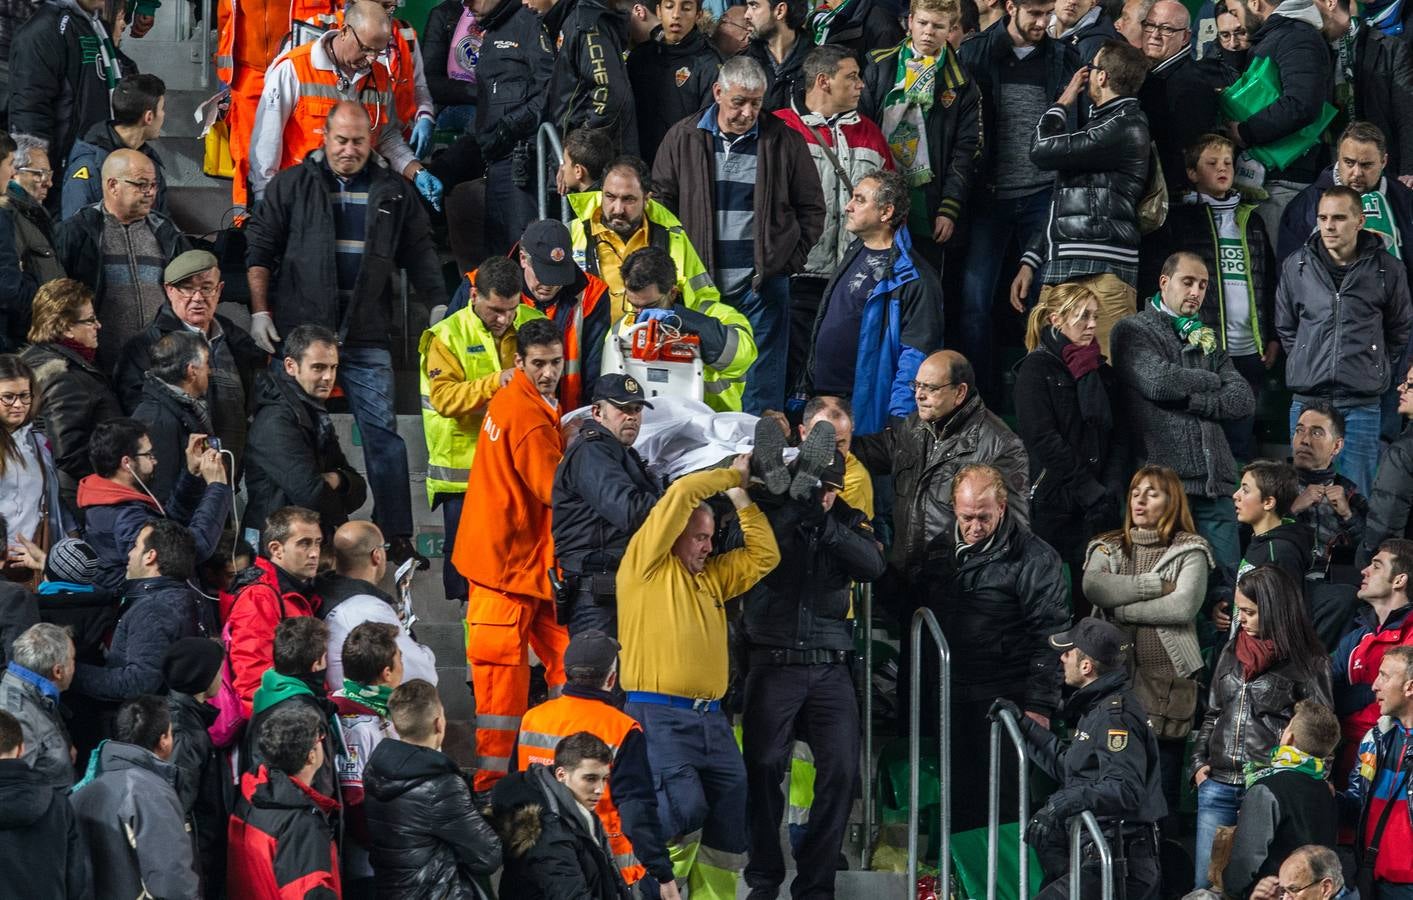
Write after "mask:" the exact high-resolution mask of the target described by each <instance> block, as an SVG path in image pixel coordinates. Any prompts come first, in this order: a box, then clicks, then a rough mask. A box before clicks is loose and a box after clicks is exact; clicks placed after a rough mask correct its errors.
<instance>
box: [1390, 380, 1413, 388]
mask: <svg viewBox="0 0 1413 900" xmlns="http://www.w3.org/2000/svg"><path fill="white" fill-rule="evenodd" d="M1393 387H1394V390H1397V391H1413V379H1409V380H1408V381H1401V382H1399V383H1398V384H1396V385H1394V386H1393Z"/></svg>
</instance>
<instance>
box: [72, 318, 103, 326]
mask: <svg viewBox="0 0 1413 900" xmlns="http://www.w3.org/2000/svg"><path fill="white" fill-rule="evenodd" d="M74 324H75V325H97V324H98V317H97V316H89V317H88V318H86V319H74Z"/></svg>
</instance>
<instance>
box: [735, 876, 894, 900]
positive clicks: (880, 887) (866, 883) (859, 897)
mask: <svg viewBox="0 0 1413 900" xmlns="http://www.w3.org/2000/svg"><path fill="white" fill-rule="evenodd" d="M794 877H795V871H794V870H793V869H787V870H786V872H785V883H784V884H782V885H781V886H780V893H779V894H777V897H778V898H779V900H790V879H792V878H794ZM907 888H908V876H907V875H904V874H900V873H895V872H860V871H856V870H853V869H850V870H848V871H845V872H839V873H837V874H836V875H835V876H834V896H835V900H912V896H913V895H912V892H911V891H909V890H908V889H907ZM749 893H750V891H749V889H747V887H746V884H745V882H744V881H742V882H741V884H740V885H739V886H738V887H737V888H736V896H737V898H738V900H739V898H744V897H745V896H746V895H747V894H749Z"/></svg>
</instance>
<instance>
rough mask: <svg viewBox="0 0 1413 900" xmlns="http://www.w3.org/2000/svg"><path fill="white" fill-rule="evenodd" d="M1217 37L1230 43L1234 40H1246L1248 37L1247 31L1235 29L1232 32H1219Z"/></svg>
mask: <svg viewBox="0 0 1413 900" xmlns="http://www.w3.org/2000/svg"><path fill="white" fill-rule="evenodd" d="M1217 37H1218V38H1220V39H1221V40H1224V41H1229V40H1232V39H1233V38H1244V37H1246V29H1245V28H1233V29H1232V30H1231V31H1219V32H1217Z"/></svg>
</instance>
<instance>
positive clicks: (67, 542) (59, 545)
mask: <svg viewBox="0 0 1413 900" xmlns="http://www.w3.org/2000/svg"><path fill="white" fill-rule="evenodd" d="M97 574H98V553H97V552H96V551H95V550H94V549H93V548H92V547H90V546H89V545H88V544H86V543H84V542H83V541H81V540H79V539H78V538H64V539H63V540H61V541H56V542H55V543H54V546H52V547H50V548H49V558H48V559H47V560H46V561H45V563H44V577H45V578H46V579H47V580H49V581H67V582H69V583H70V584H92V583H93V579H94V577H95V576H96V575H97Z"/></svg>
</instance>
